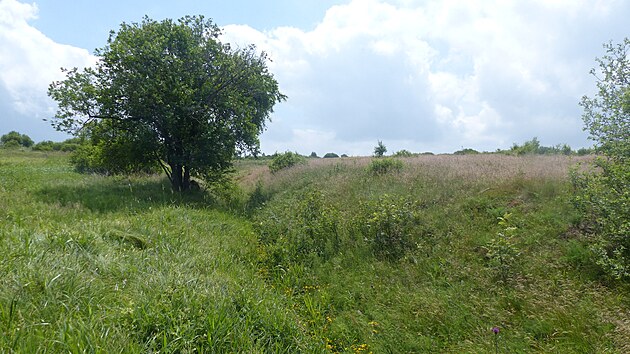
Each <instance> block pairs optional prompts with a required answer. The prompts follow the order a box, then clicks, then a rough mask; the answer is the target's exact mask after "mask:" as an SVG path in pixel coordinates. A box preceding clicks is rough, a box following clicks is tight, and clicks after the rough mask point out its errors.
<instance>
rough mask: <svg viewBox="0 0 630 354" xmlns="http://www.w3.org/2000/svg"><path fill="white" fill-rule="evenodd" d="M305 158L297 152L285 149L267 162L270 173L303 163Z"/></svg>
mask: <svg viewBox="0 0 630 354" xmlns="http://www.w3.org/2000/svg"><path fill="white" fill-rule="evenodd" d="M305 162H306V159H305V158H304V156H301V155H300V154H298V153H297V152H291V151H287V152H284V153H282V154H276V155H275V156H274V157H273V159H272V160H271V162H270V163H269V170H270V171H271V172H272V173H275V172H278V171H280V170H282V169H285V168H289V167H292V166H295V165H297V164H301V163H305Z"/></svg>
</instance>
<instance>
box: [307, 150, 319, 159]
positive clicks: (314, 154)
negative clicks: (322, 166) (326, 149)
mask: <svg viewBox="0 0 630 354" xmlns="http://www.w3.org/2000/svg"><path fill="white" fill-rule="evenodd" d="M308 157H310V158H313V159H315V158H318V157H319V156H317V153H316V152H315V151H313V152H311V154H310V155H309V156H308Z"/></svg>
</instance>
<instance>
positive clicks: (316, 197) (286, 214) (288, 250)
mask: <svg viewBox="0 0 630 354" xmlns="http://www.w3.org/2000/svg"><path fill="white" fill-rule="evenodd" d="M299 200H300V201H299V202H297V203H294V202H290V203H287V204H280V205H274V206H273V207H270V208H266V209H265V210H264V212H263V213H261V214H259V215H257V217H256V221H255V223H254V225H255V226H256V227H257V229H258V235H259V240H260V243H261V244H262V245H263V249H264V251H263V252H262V255H263V256H262V259H261V261H262V263H263V264H265V265H266V266H268V267H270V268H275V267H277V266H288V265H289V264H293V263H305V262H306V263H308V261H309V260H310V259H311V258H312V257H322V258H324V259H325V258H328V257H330V256H332V255H334V254H335V253H336V252H337V251H338V250H339V246H340V238H339V220H340V217H339V212H338V211H337V209H336V208H335V207H333V206H332V205H330V204H328V203H326V202H325V200H324V198H323V195H322V194H321V192H318V191H308V192H305V193H304V194H302V195H301V198H299Z"/></svg>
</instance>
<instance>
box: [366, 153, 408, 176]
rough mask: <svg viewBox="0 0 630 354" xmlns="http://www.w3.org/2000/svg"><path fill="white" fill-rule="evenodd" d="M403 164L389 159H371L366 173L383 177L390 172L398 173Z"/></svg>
mask: <svg viewBox="0 0 630 354" xmlns="http://www.w3.org/2000/svg"><path fill="white" fill-rule="evenodd" d="M403 166H404V164H403V162H402V161H400V160H397V159H394V158H391V157H382V158H377V159H373V160H372V161H371V162H370V164H369V165H368V171H370V172H371V173H373V174H375V175H384V174H387V173H390V172H400V170H402V168H403Z"/></svg>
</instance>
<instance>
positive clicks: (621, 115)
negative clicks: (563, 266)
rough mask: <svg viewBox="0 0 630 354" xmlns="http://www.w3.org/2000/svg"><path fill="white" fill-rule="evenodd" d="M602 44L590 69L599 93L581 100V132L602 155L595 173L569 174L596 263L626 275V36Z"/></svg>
mask: <svg viewBox="0 0 630 354" xmlns="http://www.w3.org/2000/svg"><path fill="white" fill-rule="evenodd" d="M604 48H605V50H606V54H605V55H604V56H603V57H602V58H598V59H597V63H598V64H599V71H598V70H596V69H592V70H591V74H592V75H594V76H595V77H596V78H597V79H598V81H597V88H598V92H597V94H596V96H595V97H592V98H590V97H587V96H584V97H583V98H582V101H581V103H580V105H581V106H582V107H583V109H584V114H583V116H582V117H583V120H584V124H585V130H588V132H589V133H590V138H591V139H592V140H594V141H595V142H596V150H597V152H599V153H600V154H602V155H603V156H601V157H599V158H597V159H596V160H595V166H596V168H597V170H596V171H594V172H591V173H584V174H576V175H574V178H573V182H574V186H575V191H576V194H575V198H574V202H575V204H576V206H577V207H578V208H579V210H581V211H582V214H583V218H584V219H585V220H587V221H588V222H590V223H591V224H592V225H593V227H594V232H595V234H596V238H595V241H594V242H593V244H592V250H593V252H594V254H595V255H596V258H597V263H598V264H599V265H600V266H602V268H603V269H604V270H605V271H606V272H607V273H608V274H609V275H610V276H613V277H615V278H618V279H630V217H628V216H629V215H630V188H628V186H630V139H628V137H629V136H630V59H629V58H628V56H627V55H628V49H630V39H628V38H626V39H625V40H624V41H623V43H621V44H618V45H613V44H612V43H609V44H606V45H604ZM598 75H603V77H599V76H598Z"/></svg>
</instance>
